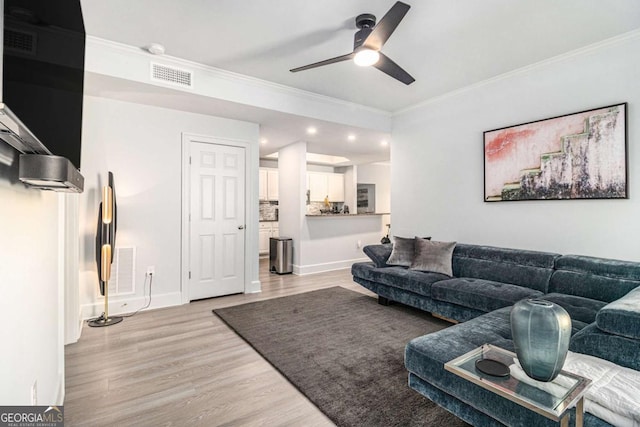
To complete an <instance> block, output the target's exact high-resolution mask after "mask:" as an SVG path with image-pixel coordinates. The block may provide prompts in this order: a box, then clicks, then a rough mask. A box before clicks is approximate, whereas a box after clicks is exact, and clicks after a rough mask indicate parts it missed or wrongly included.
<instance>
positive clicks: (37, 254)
mask: <svg viewBox="0 0 640 427" xmlns="http://www.w3.org/2000/svg"><path fill="white" fill-rule="evenodd" d="M0 144H4V143H3V142H1V141H0ZM17 163H18V161H17V157H16V159H15V161H14V168H12V169H9V168H7V167H6V166H4V165H2V164H0V242H1V244H0V286H1V287H2V294H1V295H2V297H1V298H0V342H1V343H2V351H1V352H0V378H1V380H0V405H31V387H32V385H33V383H34V382H35V381H37V394H38V404H41V405H48V404H62V398H63V393H64V347H63V340H64V337H63V331H64V330H63V328H62V327H61V325H62V324H63V318H64V315H63V305H62V304H61V301H62V293H63V289H62V287H61V285H62V284H61V283H60V281H59V279H60V276H59V273H60V264H59V261H60V259H59V256H58V255H59V239H58V231H59V200H58V194H56V193H52V192H44V191H40V190H28V189H26V188H25V187H24V185H22V183H19V182H18V181H17V169H16V168H17Z"/></svg>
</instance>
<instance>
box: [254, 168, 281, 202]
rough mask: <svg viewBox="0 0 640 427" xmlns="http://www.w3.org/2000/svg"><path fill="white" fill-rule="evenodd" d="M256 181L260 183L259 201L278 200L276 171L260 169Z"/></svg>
mask: <svg viewBox="0 0 640 427" xmlns="http://www.w3.org/2000/svg"><path fill="white" fill-rule="evenodd" d="M258 180H259V181H260V190H259V192H258V197H259V199H260V200H278V185H279V184H278V170H277V169H267V168H260V170H259V172H258Z"/></svg>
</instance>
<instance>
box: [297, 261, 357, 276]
mask: <svg viewBox="0 0 640 427" xmlns="http://www.w3.org/2000/svg"><path fill="white" fill-rule="evenodd" d="M368 259H369V258H357V259H347V260H343V261H333V262H325V263H321V264H309V265H294V266H293V274H295V275H298V276H306V275H307V274H317V273H325V272H327V271H334V270H344V269H346V268H351V266H352V265H353V264H354V263H356V262H366V261H367V260H368Z"/></svg>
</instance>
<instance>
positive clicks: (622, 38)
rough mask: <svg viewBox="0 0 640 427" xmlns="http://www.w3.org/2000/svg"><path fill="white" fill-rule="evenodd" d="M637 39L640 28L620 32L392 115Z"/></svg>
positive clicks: (422, 102)
mask: <svg viewBox="0 0 640 427" xmlns="http://www.w3.org/2000/svg"><path fill="white" fill-rule="evenodd" d="M636 39H640V29H637V30H633V31H629V32H626V33H623V34H620V35H618V36H615V37H611V38H608V39H605V40H602V41H599V42H596V43H592V44H590V45H587V46H584V47H581V48H578V49H574V50H571V51H569V52H565V53H562V54H560V55H556V56H553V57H551V58H547V59H543V60H542V61H538V62H534V63H533V64H529V65H526V66H524V67H521V68H517V69H515V70H512V71H508V72H506V73H503V74H499V75H497V76H495V77H491V78H488V79H486V80H482V81H480V82H477V83H473V84H471V85H468V86H465V87H462V88H460V89H456V90H452V91H450V92H447V93H444V94H442V95H438V96H435V97H433V98H429V99H426V100H424V101H421V102H419V103H417V104H414V105H411V106H409V107H406V108H402V109H400V110H397V111H394V112H393V113H392V117H397V116H400V115H402V114H405V113H408V112H411V111H414V110H417V109H420V108H422V107H426V106H427V105H431V104H435V103H438V102H441V101H443V100H445V99H448V98H453V97H456V96H458V95H462V94H464V93H466V92H470V91H473V90H475V89H478V88H481V87H483V86H487V85H490V84H493V83H496V82H499V81H501V80H507V79H510V78H512V77H514V76H518V75H522V74H527V73H529V72H531V71H533V70H537V69H540V68H544V67H547V66H549V65H552V64H556V63H559V62H563V61H567V60H569V59H572V58H575V57H579V56H583V55H588V54H590V53H593V52H596V51H599V50H601V49H605V48H608V47H612V46H616V45H620V44H624V43H627V42H629V41H633V40H636Z"/></svg>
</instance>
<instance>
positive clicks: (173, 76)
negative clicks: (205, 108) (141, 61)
mask: <svg viewBox="0 0 640 427" xmlns="http://www.w3.org/2000/svg"><path fill="white" fill-rule="evenodd" d="M151 80H153V81H156V82H162V83H168V84H170V85H173V86H180V87H186V88H193V73H192V72H191V71H187V70H181V69H180V68H175V67H168V66H166V65H161V64H155V63H153V62H152V63H151Z"/></svg>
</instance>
